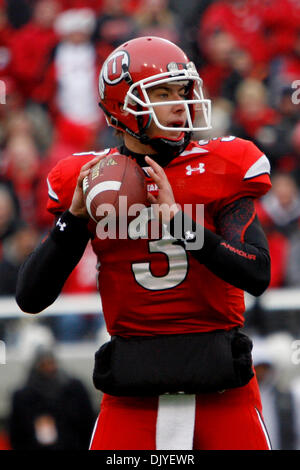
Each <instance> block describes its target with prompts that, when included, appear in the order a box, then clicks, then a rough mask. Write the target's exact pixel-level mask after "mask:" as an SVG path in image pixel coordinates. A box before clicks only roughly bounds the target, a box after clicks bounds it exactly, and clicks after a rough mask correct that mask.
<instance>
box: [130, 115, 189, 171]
mask: <svg viewBox="0 0 300 470" xmlns="http://www.w3.org/2000/svg"><path fill="white" fill-rule="evenodd" d="M137 122H138V127H139V137H138V139H139V141H140V142H141V143H142V144H145V145H150V147H152V148H153V150H154V151H155V152H156V153H157V154H158V155H159V160H160V162H161V164H162V166H164V165H167V164H168V163H169V162H170V161H171V160H172V159H173V158H175V157H177V155H179V154H180V153H181V152H183V151H184V149H185V148H186V147H187V145H188V144H189V142H190V140H191V132H185V133H184V135H183V137H182V138H181V139H179V140H173V139H167V138H166V137H152V138H150V137H149V136H148V135H147V134H146V133H145V131H146V129H147V128H148V126H149V121H148V123H147V125H146V126H143V121H142V119H141V116H139V117H138V118H137ZM158 163H159V162H158Z"/></svg>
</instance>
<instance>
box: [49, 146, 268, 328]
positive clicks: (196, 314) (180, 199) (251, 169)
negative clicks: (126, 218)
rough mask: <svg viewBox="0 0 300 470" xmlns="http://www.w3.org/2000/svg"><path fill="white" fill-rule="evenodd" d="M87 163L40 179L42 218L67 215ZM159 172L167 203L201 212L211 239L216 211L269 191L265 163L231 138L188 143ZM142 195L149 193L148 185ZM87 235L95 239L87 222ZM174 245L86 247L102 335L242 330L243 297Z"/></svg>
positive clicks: (97, 243) (63, 164)
mask: <svg viewBox="0 0 300 470" xmlns="http://www.w3.org/2000/svg"><path fill="white" fill-rule="evenodd" d="M116 151H117V149H116V148H114V149H107V150H106V153H107V154H108V155H109V154H110V153H114V152H116ZM94 157H95V153H89V154H78V155H76V154H75V155H73V156H71V157H69V158H66V159H64V160H61V161H60V162H59V163H58V164H57V165H56V166H55V167H54V169H53V170H52V171H51V172H50V174H49V178H48V184H49V196H50V198H49V202H48V210H49V211H50V212H52V213H59V212H62V211H65V210H66V209H68V208H69V207H70V205H71V200H72V196H73V192H74V189H75V185H76V181H77V176H78V174H79V171H80V168H81V167H82V166H83V165H84V164H85V163H86V162H87V161H89V160H90V159H91V158H94ZM164 170H165V172H166V175H167V177H168V179H169V181H170V184H171V185H172V188H173V192H174V196H175V201H176V202H177V203H179V204H180V205H181V207H182V209H183V210H185V205H192V206H193V207H194V206H195V205H196V204H204V225H205V227H207V228H208V229H210V230H212V231H213V232H217V228H216V224H215V220H216V217H217V215H218V213H219V212H220V210H222V208H224V206H226V205H227V204H229V203H231V202H233V201H235V200H236V199H239V198H241V197H245V196H249V197H253V198H258V197H260V196H262V195H263V194H265V193H266V192H267V191H268V190H269V188H270V187H271V183H270V178H269V171H270V165H269V162H268V159H267V158H266V156H265V155H263V154H262V152H261V151H260V150H259V149H258V148H257V147H256V146H255V145H254V144H253V143H251V142H249V141H246V140H242V139H238V138H234V137H224V138H221V139H220V138H218V139H212V140H210V141H199V142H191V143H190V144H189V145H188V147H187V148H186V149H185V150H184V152H182V153H181V154H180V155H179V156H177V157H176V158H174V159H173V160H172V161H171V162H170V163H169V164H168V165H167V166H166V167H165V168H164ZM148 190H149V191H150V192H151V191H155V190H156V187H155V184H153V182H151V181H150V180H149V184H148ZM148 214H149V212H148V209H147V208H145V210H144V216H143V217H140V224H141V225H143V224H144V225H147V224H148V223H149V215H148ZM130 224H131V222H130ZM130 224H129V227H130ZM89 228H90V230H91V231H94V233H95V232H96V226H95V223H93V222H92V221H91V222H90V223H89ZM129 230H130V228H129ZM174 242H176V240H175V239H172V238H171V239H164V238H162V239H151V238H149V239H146V238H137V239H134V237H132V238H129V237H127V238H126V239H116V240H112V239H105V240H100V239H99V238H98V237H97V236H95V238H94V239H93V241H92V245H93V249H94V251H95V253H96V255H97V257H98V261H99V263H98V264H99V274H98V279H99V290H100V295H101V300H102V306H103V313H104V317H105V321H106V325H107V329H108V332H109V334H111V335H121V336H130V335H153V334H175V333H194V332H203V331H210V330H215V329H221V328H222V329H231V328H233V327H235V326H242V325H243V322H244V318H243V313H244V310H245V306H244V292H243V291H242V290H241V289H238V288H236V287H234V286H232V285H230V284H229V283H227V282H225V281H223V280H221V279H220V278H218V277H217V276H216V275H215V274H213V273H212V272H211V271H209V270H208V269H207V268H206V267H205V266H204V265H203V264H200V263H199V262H198V261H197V260H196V259H194V257H193V256H192V255H191V254H190V252H189V251H186V250H185V249H184V248H183V246H181V245H178V244H176V243H174Z"/></svg>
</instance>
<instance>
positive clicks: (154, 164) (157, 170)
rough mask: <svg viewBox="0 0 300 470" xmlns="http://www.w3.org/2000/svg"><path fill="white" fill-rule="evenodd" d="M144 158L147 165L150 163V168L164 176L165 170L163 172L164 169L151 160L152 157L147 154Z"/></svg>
mask: <svg viewBox="0 0 300 470" xmlns="http://www.w3.org/2000/svg"><path fill="white" fill-rule="evenodd" d="M145 160H146V162H147V163H148V165H150V167H151V168H152V170H153V171H154V172H155V173H156V174H157V175H158V176H160V177H163V176H165V172H164V169H163V168H162V167H161V166H160V165H159V164H158V163H157V162H156V161H155V160H153V159H152V158H150V157H148V155H147V156H146V157H145Z"/></svg>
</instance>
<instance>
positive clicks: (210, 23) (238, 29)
mask: <svg viewBox="0 0 300 470" xmlns="http://www.w3.org/2000/svg"><path fill="white" fill-rule="evenodd" d="M262 8H263V6H262V2H261V1H259V0H252V1H251V2H250V1H248V0H220V1H217V2H213V3H212V4H211V5H209V6H208V8H207V9H206V11H205V12H204V14H203V16H202V17H201V20H200V23H199V30H198V33H199V36H198V42H199V45H202V47H201V48H202V50H203V48H204V52H205V49H206V46H207V41H208V40H209V38H210V37H211V35H213V34H215V33H217V32H219V31H223V32H226V33H227V34H230V35H231V36H232V37H233V38H234V40H235V42H236V44H237V46H238V47H239V48H240V49H245V50H248V51H249V53H250V55H251V57H252V59H253V62H254V63H255V64H256V66H259V67H261V66H264V65H265V64H266V63H268V60H269V50H268V45H267V43H266V41H265V37H264V23H263V18H262V16H263V11H262Z"/></svg>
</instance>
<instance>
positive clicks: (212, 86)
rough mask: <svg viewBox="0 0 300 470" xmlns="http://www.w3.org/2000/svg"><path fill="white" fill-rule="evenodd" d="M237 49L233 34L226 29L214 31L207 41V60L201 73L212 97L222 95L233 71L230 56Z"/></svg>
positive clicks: (208, 93)
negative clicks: (226, 81)
mask: <svg viewBox="0 0 300 470" xmlns="http://www.w3.org/2000/svg"><path fill="white" fill-rule="evenodd" d="M200 44H201V43H200ZM200 44H199V45H200ZM235 49H236V43H235V40H234V38H233V36H232V35H231V34H228V33H227V32H224V31H216V32H214V33H212V34H211V35H210V36H209V37H208V38H207V40H206V42H205V56H206V59H207V61H206V64H205V65H204V66H203V67H201V68H200V70H199V75H200V77H201V78H202V80H203V83H204V84H205V88H206V93H207V95H208V96H210V97H211V98H217V97H219V96H220V94H221V91H222V86H223V83H224V81H225V80H226V79H227V78H228V77H229V76H230V74H231V73H232V68H231V64H230V58H231V56H232V54H233V53H234V51H235Z"/></svg>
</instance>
